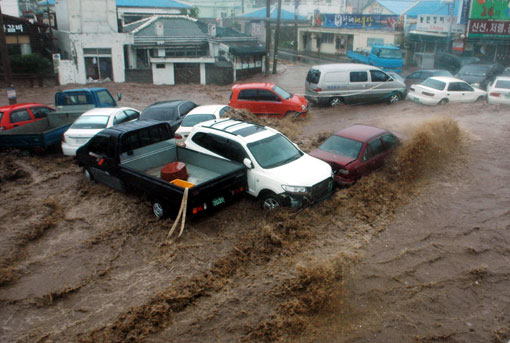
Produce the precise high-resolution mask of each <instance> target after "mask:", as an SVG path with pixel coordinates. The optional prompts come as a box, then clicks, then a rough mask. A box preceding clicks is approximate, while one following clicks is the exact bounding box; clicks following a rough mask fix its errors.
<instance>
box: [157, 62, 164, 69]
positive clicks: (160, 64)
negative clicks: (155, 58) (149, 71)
mask: <svg viewBox="0 0 510 343" xmlns="http://www.w3.org/2000/svg"><path fill="white" fill-rule="evenodd" d="M156 68H158V69H165V65H164V64H163V63H158V64H156Z"/></svg>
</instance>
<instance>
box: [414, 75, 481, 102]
mask: <svg viewBox="0 0 510 343" xmlns="http://www.w3.org/2000/svg"><path fill="white" fill-rule="evenodd" d="M486 97H487V92H486V91H483V90H481V89H479V88H476V87H473V86H471V85H470V84H469V83H467V82H465V81H463V80H461V79H457V78H454V77H449V76H432V77H429V78H428V79H426V80H425V81H423V82H422V83H420V84H418V85H412V86H411V87H410V88H409V93H408V94H407V98H408V99H409V100H412V101H414V102H418V103H420V104H425V105H438V104H439V105H443V104H447V103H448V102H475V101H479V100H483V99H485V98H486Z"/></svg>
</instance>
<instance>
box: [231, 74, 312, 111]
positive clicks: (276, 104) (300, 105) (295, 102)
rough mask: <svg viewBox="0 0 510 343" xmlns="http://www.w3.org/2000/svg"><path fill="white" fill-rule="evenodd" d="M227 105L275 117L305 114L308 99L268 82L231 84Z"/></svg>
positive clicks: (307, 108)
mask: <svg viewBox="0 0 510 343" xmlns="http://www.w3.org/2000/svg"><path fill="white" fill-rule="evenodd" d="M229 106H230V107H232V108H240V109H241V108H244V109H247V110H249V111H251V112H252V113H253V114H262V115H268V116H274V117H277V118H283V117H285V116H286V115H295V116H305V115H306V114H307V113H308V110H309V109H310V105H309V104H308V100H306V99H305V98H304V97H303V96H301V95H296V94H292V93H289V92H287V91H286V90H284V89H283V88H281V87H279V86H277V85H275V84H274V83H270V82H266V83H263V82H259V83H244V84H236V85H233V86H232V94H231V95H230V102H229Z"/></svg>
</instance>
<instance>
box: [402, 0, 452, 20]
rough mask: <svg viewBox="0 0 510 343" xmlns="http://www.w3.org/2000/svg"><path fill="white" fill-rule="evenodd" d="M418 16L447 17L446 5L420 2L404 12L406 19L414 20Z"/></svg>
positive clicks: (439, 2) (437, 2) (434, 2)
mask: <svg viewBox="0 0 510 343" xmlns="http://www.w3.org/2000/svg"><path fill="white" fill-rule="evenodd" d="M420 14H435V15H448V5H447V4H445V3H441V1H438V0H436V1H420V2H419V3H417V4H416V6H414V7H413V8H411V9H410V10H409V11H407V12H406V15H407V16H408V17H413V18H416V17H418V15H420Z"/></svg>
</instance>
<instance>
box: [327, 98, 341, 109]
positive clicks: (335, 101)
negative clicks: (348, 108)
mask: <svg viewBox="0 0 510 343" xmlns="http://www.w3.org/2000/svg"><path fill="white" fill-rule="evenodd" d="M341 103H342V99H341V98H339V97H334V98H331V99H329V106H330V107H336V106H338V105H340V104H341Z"/></svg>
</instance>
